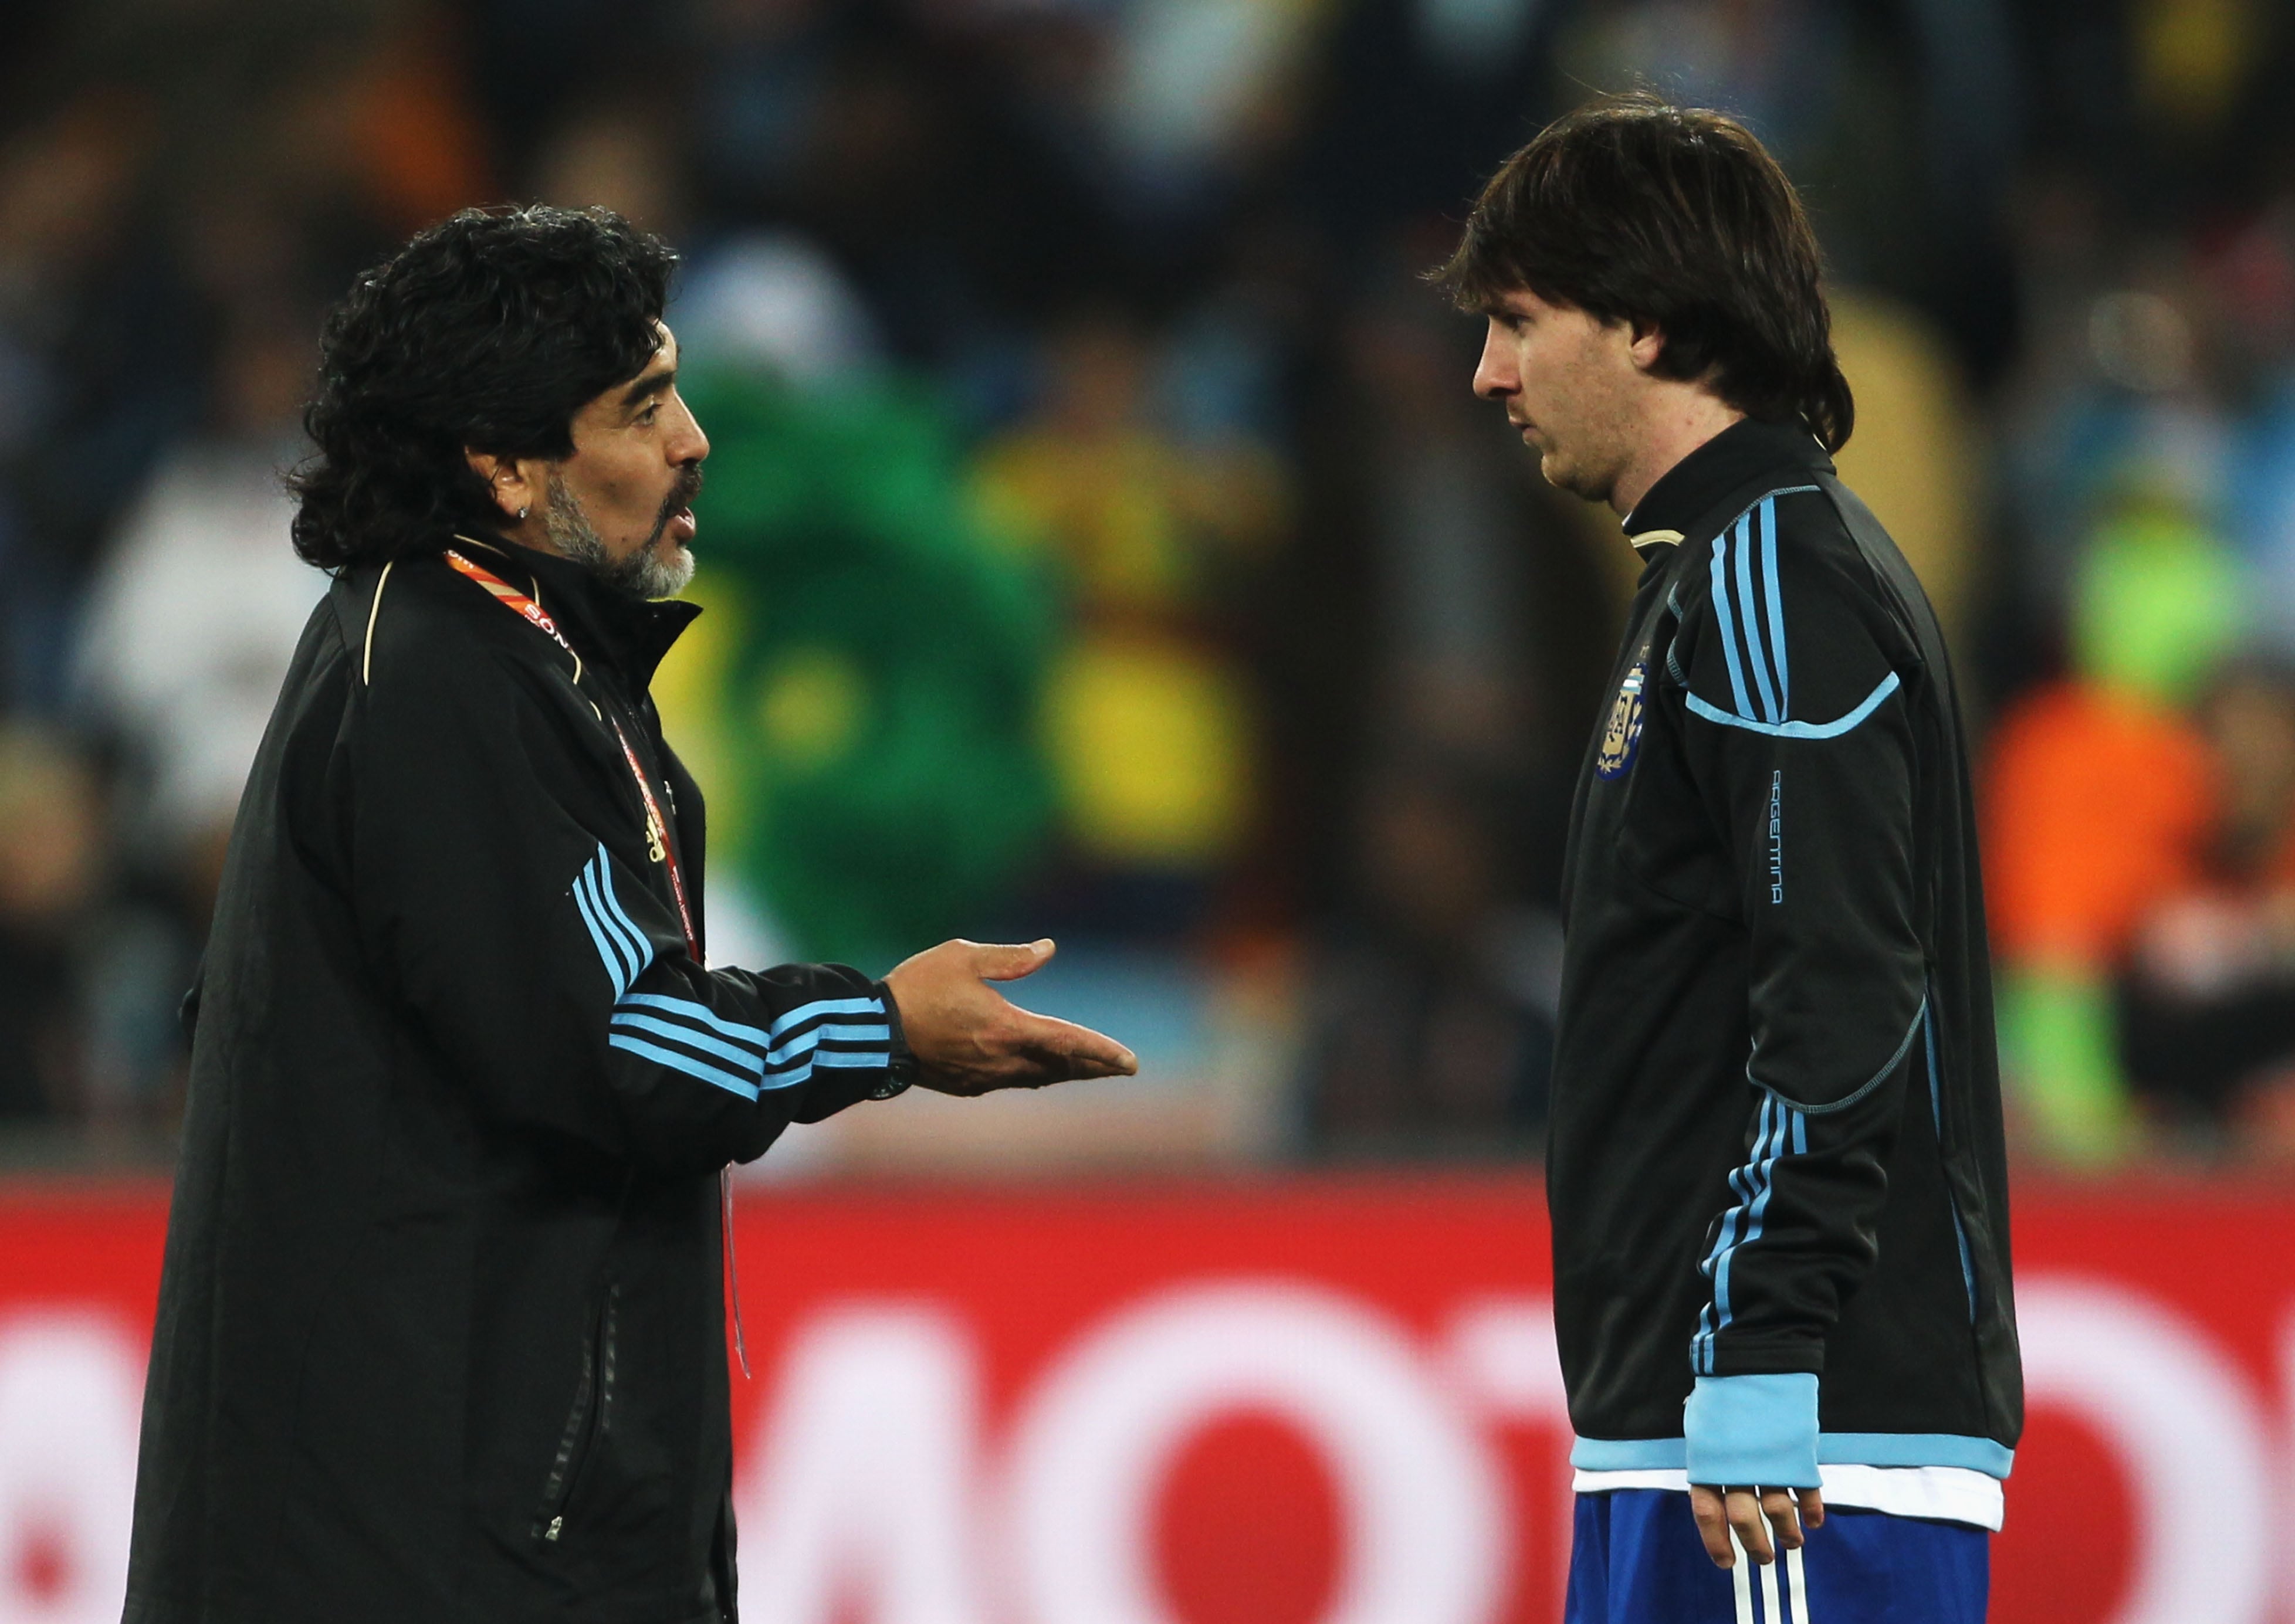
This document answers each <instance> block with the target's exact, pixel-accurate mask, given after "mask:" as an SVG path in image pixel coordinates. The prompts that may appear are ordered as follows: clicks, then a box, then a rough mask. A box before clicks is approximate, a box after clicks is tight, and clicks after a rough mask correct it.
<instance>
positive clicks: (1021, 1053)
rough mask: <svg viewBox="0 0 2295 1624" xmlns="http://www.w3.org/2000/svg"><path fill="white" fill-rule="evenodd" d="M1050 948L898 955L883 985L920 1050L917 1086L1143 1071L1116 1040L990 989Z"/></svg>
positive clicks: (994, 1085) (969, 1086)
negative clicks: (1036, 1012) (1018, 1003)
mask: <svg viewBox="0 0 2295 1624" xmlns="http://www.w3.org/2000/svg"><path fill="white" fill-rule="evenodd" d="M1054 951H1055V950H1054V948H1053V946H1052V943H1050V941H1049V940H1045V941H1041V942H1032V943H1028V944H1027V945H1025V946H1024V947H989V946H984V945H983V944H981V943H977V942H962V941H959V942H943V943H941V944H940V945H939V946H938V947H933V948H927V949H926V950H925V951H923V952H921V953H918V954H915V955H914V956H912V957H911V958H908V959H903V960H902V961H901V963H900V965H899V966H898V967H896V968H895V969H894V971H893V973H892V974H891V975H887V976H886V977H885V985H886V987H888V988H889V989H891V991H892V994H893V1001H894V1003H895V1004H897V1005H899V1006H900V1011H901V1027H902V1032H903V1033H904V1035H905V1036H906V1037H907V1039H908V1042H909V1048H910V1049H911V1051H912V1052H913V1053H914V1054H915V1055H916V1057H917V1086H918V1087H919V1088H926V1089H935V1091H937V1092H939V1093H943V1094H964V1095H972V1094H986V1093H990V1092H992V1091H993V1090H995V1089H1040V1088H1042V1087H1043V1086H1044V1085H1045V1084H1046V1083H1049V1082H1067V1081H1072V1080H1074V1079H1076V1078H1081V1077H1129V1076H1131V1074H1132V1073H1135V1072H1137V1071H1139V1059H1138V1057H1135V1056H1134V1055H1133V1054H1132V1052H1131V1050H1130V1049H1126V1048H1124V1047H1123V1044H1121V1043H1118V1042H1117V1041H1115V1039H1113V1038H1108V1037H1103V1036H1101V1035H1100V1034H1099V1033H1098V1032H1094V1031H1092V1030H1091V1029H1090V1027H1086V1026H1078V1025H1076V1024H1074V1022H1072V1021H1058V1020H1054V1019H1052V1018H1051V1017H1050V1016H1042V1015H1032V1014H1030V1013H1029V1012H1028V1011H1027V1010H1025V1009H1022V1008H1017V1007H1016V1006H1015V1005H1013V1004H1012V1003H1010V1002H1009V1000H1006V999H1005V998H1004V997H1003V996H1002V995H1001V994H1000V993H998V992H995V991H994V990H992V988H990V987H989V986H988V984H987V983H989V982H992V981H1017V980H1018V979H1019V978H1020V977H1021V976H1023V975H1029V974H1031V973H1033V971H1036V970H1040V969H1041V968H1043V967H1044V966H1045V965H1047V964H1049V963H1050V962H1051V957H1052V954H1053V952H1054Z"/></svg>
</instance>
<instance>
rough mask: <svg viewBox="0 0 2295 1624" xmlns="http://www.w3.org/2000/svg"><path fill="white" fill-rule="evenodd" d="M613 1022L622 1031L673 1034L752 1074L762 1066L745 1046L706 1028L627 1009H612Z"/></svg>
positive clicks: (659, 1035)
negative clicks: (659, 1018)
mask: <svg viewBox="0 0 2295 1624" xmlns="http://www.w3.org/2000/svg"><path fill="white" fill-rule="evenodd" d="M613 1024H614V1025H615V1026H616V1027H617V1028H619V1029H620V1030H622V1031H624V1032H633V1031H634V1032H652V1033H654V1034H655V1035H656V1036H658V1037H664V1038H674V1039H675V1040H676V1041H678V1042H680V1043H682V1044H684V1045H685V1046H686V1047H687V1048H688V1049H699V1050H700V1051H701V1052H702V1053H703V1054H706V1055H715V1056H716V1057H718V1058H719V1059H720V1060H730V1061H731V1062H732V1063H733V1064H734V1065H738V1066H739V1067H740V1068H741V1069H742V1070H743V1071H745V1072H747V1073H748V1074H749V1075H750V1077H752V1078H755V1076H756V1075H757V1073H760V1072H762V1071H763V1070H764V1065H762V1064H761V1063H760V1062H759V1061H758V1059H757V1057H756V1056H755V1055H753V1054H751V1053H750V1052H749V1051H748V1050H747V1049H735V1048H734V1047H733V1046H732V1045H731V1043H727V1042H725V1041H722V1040H720V1039H717V1038H713V1037H711V1036H709V1035H708V1034H707V1033H706V1032H696V1031H695V1030H694V1029H693V1028H692V1027H690V1026H675V1025H672V1024H670V1023H669V1022H667V1021H657V1020H656V1019H654V1017H653V1016H649V1015H638V1014H635V1013H633V1012H632V1011H630V1010H627V1009H621V1010H617V1011H616V1012H615V1014H614V1019H613Z"/></svg>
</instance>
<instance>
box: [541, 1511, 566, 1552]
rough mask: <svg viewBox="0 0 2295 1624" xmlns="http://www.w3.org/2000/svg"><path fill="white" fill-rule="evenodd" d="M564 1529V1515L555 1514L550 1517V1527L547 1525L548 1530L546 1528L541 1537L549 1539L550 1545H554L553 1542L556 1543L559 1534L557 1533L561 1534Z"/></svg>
mask: <svg viewBox="0 0 2295 1624" xmlns="http://www.w3.org/2000/svg"><path fill="white" fill-rule="evenodd" d="M565 1531H566V1519H565V1517H564V1516H562V1515H560V1516H555V1517H552V1518H551V1519H550V1527H549V1529H548V1530H546V1531H545V1532H544V1533H543V1536H542V1537H543V1538H544V1539H547V1540H549V1541H550V1542H551V1544H552V1545H555V1544H557V1543H558V1536H559V1535H560V1534H562V1533H564V1532H565Z"/></svg>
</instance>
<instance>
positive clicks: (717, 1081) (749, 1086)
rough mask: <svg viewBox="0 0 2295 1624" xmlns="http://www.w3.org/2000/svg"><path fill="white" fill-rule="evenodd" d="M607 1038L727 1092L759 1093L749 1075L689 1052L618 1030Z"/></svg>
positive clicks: (747, 1096) (751, 1095)
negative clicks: (687, 1053)
mask: <svg viewBox="0 0 2295 1624" xmlns="http://www.w3.org/2000/svg"><path fill="white" fill-rule="evenodd" d="M606 1041H607V1042H608V1043H610V1044H611V1045H613V1047H614V1048H616V1049H623V1050H625V1051H626V1052H628V1053H630V1054H633V1055H636V1056H638V1057H641V1058H642V1059H646V1060H650V1061H652V1062H654V1063H655V1064H656V1065H666V1066H668V1067H669V1068H670V1069H671V1070H673V1071H679V1072H683V1073H685V1074H686V1075H687V1076H689V1077H698V1078H699V1079H701V1081H704V1082H706V1083H711V1084H714V1085H715V1087H717V1088H721V1089H724V1090H725V1091H726V1092H727V1093H728V1094H739V1096H740V1097H741V1098H743V1099H755V1098H756V1097H757V1085H756V1084H755V1083H753V1082H751V1081H748V1080H747V1079H746V1078H741V1077H736V1076H734V1075H733V1073H731V1072H721V1071H719V1070H718V1069H717V1068H716V1067H715V1066H714V1065H709V1064H707V1063H706V1062H705V1061H700V1060H696V1059H695V1058H694V1057H692V1056H690V1055H681V1054H678V1053H676V1052H675V1051H674V1050H672V1049H662V1048H659V1047H657V1045H655V1044H651V1043H649V1042H647V1041H645V1040H644V1039H642V1038H633V1037H631V1036H629V1035H628V1034H627V1033H625V1032H616V1033H614V1034H613V1035H612V1036H611V1037H609V1038H608V1039H607V1040H606Z"/></svg>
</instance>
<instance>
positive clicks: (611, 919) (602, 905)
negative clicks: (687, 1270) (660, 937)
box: [582, 845, 647, 987]
mask: <svg viewBox="0 0 2295 1624" xmlns="http://www.w3.org/2000/svg"><path fill="white" fill-rule="evenodd" d="M606 868H607V857H606V848H605V847H604V846H602V845H601V846H600V847H599V848H598V854H597V856H595V857H593V858H592V859H591V860H590V866H589V867H588V868H586V869H583V870H582V884H583V885H584V888H585V890H586V891H587V892H588V894H589V897H590V906H591V907H592V908H593V909H595V910H597V913H598V920H599V923H600V924H601V925H603V926H605V927H606V934H608V935H609V936H611V937H612V938H613V939H614V945H615V946H616V947H617V948H618V949H619V950H620V951H621V955H622V984H623V985H624V986H625V987H626V986H628V985H629V983H632V982H633V981H635V980H636V979H637V978H638V972H639V971H640V970H641V969H643V968H644V967H645V965H646V959H647V955H646V954H645V952H644V951H643V950H644V947H645V939H644V938H643V937H642V936H640V935H639V934H637V932H636V930H635V929H634V928H633V926H630V925H628V924H627V923H626V922H625V921H623V920H621V919H619V918H616V917H615V916H616V914H617V911H618V910H616V909H610V908H608V907H607V906H606V897H605V889H604V883H603V882H604V877H605V873H606Z"/></svg>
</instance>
